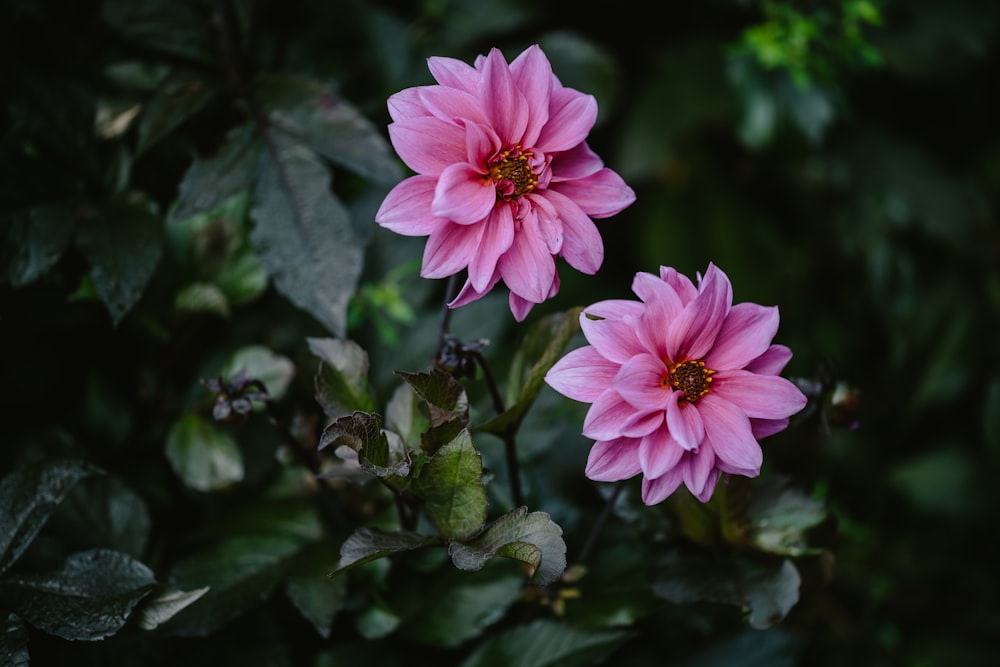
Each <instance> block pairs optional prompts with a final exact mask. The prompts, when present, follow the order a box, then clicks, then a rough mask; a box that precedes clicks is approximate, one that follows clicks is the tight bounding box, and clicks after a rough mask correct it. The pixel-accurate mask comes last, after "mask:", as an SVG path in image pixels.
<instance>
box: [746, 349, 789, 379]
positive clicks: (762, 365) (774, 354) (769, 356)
mask: <svg viewBox="0 0 1000 667" xmlns="http://www.w3.org/2000/svg"><path fill="white" fill-rule="evenodd" d="M791 360H792V351H791V350H790V349H788V348H787V347H785V346H784V345H772V346H771V347H769V348H767V351H766V352H764V354H762V355H760V356H759V357H757V358H756V359H754V360H753V361H751V362H750V363H749V364H747V366H746V370H748V371H750V372H751V373H757V374H758V375H777V374H778V373H780V372H781V371H782V370H784V368H785V366H787V365H788V362H789V361H791Z"/></svg>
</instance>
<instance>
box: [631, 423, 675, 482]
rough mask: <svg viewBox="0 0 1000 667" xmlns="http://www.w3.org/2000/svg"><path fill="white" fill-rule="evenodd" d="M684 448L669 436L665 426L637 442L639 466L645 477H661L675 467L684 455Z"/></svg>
mask: <svg viewBox="0 0 1000 667" xmlns="http://www.w3.org/2000/svg"><path fill="white" fill-rule="evenodd" d="M684 452H685V450H684V448H683V447H681V446H680V445H678V444H677V442H676V441H675V440H674V439H673V438H672V437H671V436H670V430H669V429H668V428H667V426H666V424H664V425H662V426H661V427H660V428H658V429H656V430H655V431H653V432H652V433H650V434H649V435H647V436H645V437H644V438H642V440H641V441H640V442H639V466H640V467H642V474H643V475H645V476H646V477H652V478H657V477H662V476H663V475H665V474H666V473H667V472H669V471H670V469H671V468H673V467H674V466H676V465H677V462H678V461H680V460H681V457H682V456H683V455H684Z"/></svg>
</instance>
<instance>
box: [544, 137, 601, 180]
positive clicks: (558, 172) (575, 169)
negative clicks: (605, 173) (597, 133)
mask: <svg viewBox="0 0 1000 667" xmlns="http://www.w3.org/2000/svg"><path fill="white" fill-rule="evenodd" d="M602 167H604V161H603V160H601V158H600V157H599V156H598V155H597V153H595V152H594V151H592V150H591V149H590V146H588V145H587V142H586V141H581V142H580V143H579V144H577V145H576V146H574V147H573V148H571V149H569V150H568V151H563V152H562V153H557V154H556V155H555V157H553V158H552V163H551V164H550V165H549V171H550V172H552V182H553V183H559V182H562V181H572V180H575V179H577V178H583V177H585V176H590V175H591V174H593V173H595V172H597V171H599V170H600V169H601V168H602Z"/></svg>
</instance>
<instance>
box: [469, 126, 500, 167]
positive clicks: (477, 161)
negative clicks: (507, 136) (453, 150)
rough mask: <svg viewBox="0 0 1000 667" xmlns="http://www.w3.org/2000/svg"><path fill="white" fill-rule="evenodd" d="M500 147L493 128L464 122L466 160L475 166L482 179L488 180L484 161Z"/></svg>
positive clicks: (498, 138)
mask: <svg viewBox="0 0 1000 667" xmlns="http://www.w3.org/2000/svg"><path fill="white" fill-rule="evenodd" d="M500 148H501V146H500V137H498V136H497V133H496V132H494V131H493V128H491V127H489V126H488V125H480V124H478V123H465V157H466V162H468V163H469V164H470V165H472V166H473V167H474V168H476V169H477V171H479V173H480V175H482V176H483V178H484V179H487V180H488V176H489V169H488V168H487V166H486V163H487V162H488V161H489V158H490V157H491V156H493V155H495V154H496V153H497V151H499V150H500Z"/></svg>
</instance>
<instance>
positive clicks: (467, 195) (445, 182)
mask: <svg viewBox="0 0 1000 667" xmlns="http://www.w3.org/2000/svg"><path fill="white" fill-rule="evenodd" d="M496 201H497V193H496V189H495V188H494V187H493V184H492V183H490V181H489V180H488V179H484V178H483V175H482V174H480V173H478V172H477V171H476V170H475V169H474V168H473V167H472V166H471V165H469V164H466V163H464V162H459V163H456V164H453V165H451V166H450V167H448V168H447V169H445V170H444V171H443V172H441V176H440V177H439V178H438V182H437V186H436V187H435V188H434V200H433V201H432V202H431V211H432V212H433V213H434V215H436V216H438V217H439V218H446V219H448V220H451V221H452V222H457V223H458V224H460V225H471V224H474V223H477V222H480V221H482V220H483V219H484V218H486V216H488V215H489V214H490V212H491V211H492V210H493V207H494V205H495V204H496ZM490 271H491V272H492V269H490Z"/></svg>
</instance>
